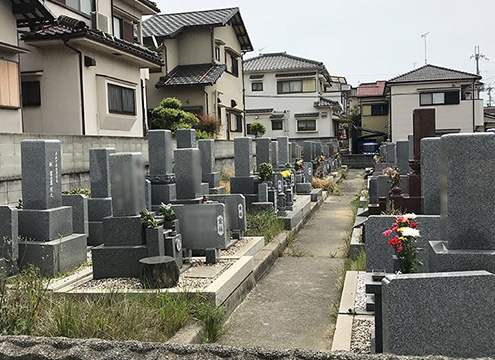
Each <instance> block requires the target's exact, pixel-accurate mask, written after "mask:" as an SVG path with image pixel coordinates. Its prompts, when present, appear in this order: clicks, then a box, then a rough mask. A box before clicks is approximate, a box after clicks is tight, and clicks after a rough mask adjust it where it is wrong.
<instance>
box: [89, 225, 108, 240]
mask: <svg viewBox="0 0 495 360" xmlns="http://www.w3.org/2000/svg"><path fill="white" fill-rule="evenodd" d="M88 227H89V236H88V246H98V245H101V244H103V243H104V242H105V236H104V235H103V221H89V222H88Z"/></svg>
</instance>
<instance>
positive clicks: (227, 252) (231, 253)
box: [220, 237, 252, 257]
mask: <svg viewBox="0 0 495 360" xmlns="http://www.w3.org/2000/svg"><path fill="white" fill-rule="evenodd" d="M251 239H252V238H250V237H245V238H242V239H240V240H239V241H237V242H236V243H235V244H234V245H232V246H231V247H229V248H228V249H227V250H221V251H220V256H221V257H224V256H234V255H235V254H236V253H237V252H238V251H239V250H240V249H242V248H243V247H244V246H245V245H246V244H247V243H248V242H249V241H250V240H251Z"/></svg>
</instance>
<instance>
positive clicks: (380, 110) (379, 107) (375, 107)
mask: <svg viewBox="0 0 495 360" xmlns="http://www.w3.org/2000/svg"><path fill="white" fill-rule="evenodd" d="M387 115H388V104H371V116H387Z"/></svg>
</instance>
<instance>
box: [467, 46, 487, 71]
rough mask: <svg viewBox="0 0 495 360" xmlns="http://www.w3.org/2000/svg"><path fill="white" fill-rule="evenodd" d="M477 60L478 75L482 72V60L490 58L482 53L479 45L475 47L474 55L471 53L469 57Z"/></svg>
mask: <svg viewBox="0 0 495 360" xmlns="http://www.w3.org/2000/svg"><path fill="white" fill-rule="evenodd" d="M473 58H474V60H475V61H476V75H479V74H480V60H481V59H485V60H490V59H488V58H487V57H486V56H485V55H484V54H480V46H479V45H477V46H475V47H474V55H471V57H470V58H469V59H473Z"/></svg>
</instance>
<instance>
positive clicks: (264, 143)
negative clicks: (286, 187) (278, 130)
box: [256, 138, 272, 169]
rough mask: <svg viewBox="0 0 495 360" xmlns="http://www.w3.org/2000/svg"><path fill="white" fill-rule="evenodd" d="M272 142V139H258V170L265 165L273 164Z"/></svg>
mask: <svg viewBox="0 0 495 360" xmlns="http://www.w3.org/2000/svg"><path fill="white" fill-rule="evenodd" d="M271 142H272V139H270V138H257V139H256V169H258V168H259V166H260V165H261V164H263V163H268V164H271V163H272V162H271V157H270V155H271V150H272V149H271Z"/></svg>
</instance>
